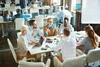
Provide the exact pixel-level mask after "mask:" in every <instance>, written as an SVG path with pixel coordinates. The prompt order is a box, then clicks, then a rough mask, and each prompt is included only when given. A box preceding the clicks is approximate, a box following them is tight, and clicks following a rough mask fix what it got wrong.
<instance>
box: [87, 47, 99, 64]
mask: <svg viewBox="0 0 100 67" xmlns="http://www.w3.org/2000/svg"><path fill="white" fill-rule="evenodd" d="M96 61H100V48H97V49H93V50H90V51H89V52H88V54H87V57H86V62H88V63H92V62H96Z"/></svg>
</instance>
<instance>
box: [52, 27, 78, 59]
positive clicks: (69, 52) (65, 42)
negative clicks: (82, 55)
mask: <svg viewBox="0 0 100 67" xmlns="http://www.w3.org/2000/svg"><path fill="white" fill-rule="evenodd" d="M63 32H64V33H63V34H64V35H63V36H62V39H61V40H60V42H59V43H58V45H57V46H56V47H54V48H53V49H54V51H59V50H60V52H61V54H62V59H61V58H60V60H61V61H63V60H64V59H67V58H73V57H76V39H74V38H73V37H72V36H73V35H72V34H70V31H69V29H68V28H65V29H64V31H63Z"/></svg>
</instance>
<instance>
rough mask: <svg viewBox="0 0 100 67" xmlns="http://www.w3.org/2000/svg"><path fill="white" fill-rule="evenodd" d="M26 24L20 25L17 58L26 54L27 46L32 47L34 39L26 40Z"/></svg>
mask: <svg viewBox="0 0 100 67" xmlns="http://www.w3.org/2000/svg"><path fill="white" fill-rule="evenodd" d="M27 34H28V26H26V25H23V26H22V27H21V34H20V35H19V37H18V41H17V50H16V53H17V58H18V59H22V58H23V57H25V56H26V55H27V52H28V47H32V45H34V41H32V40H28V35H27Z"/></svg>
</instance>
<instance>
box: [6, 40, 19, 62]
mask: <svg viewBox="0 0 100 67" xmlns="http://www.w3.org/2000/svg"><path fill="white" fill-rule="evenodd" d="M7 41H8V45H9V48H10V50H11V52H12V55H13V58H14V60H15V62H16V63H17V56H16V53H15V50H14V47H13V45H12V43H11V41H10V40H9V39H7Z"/></svg>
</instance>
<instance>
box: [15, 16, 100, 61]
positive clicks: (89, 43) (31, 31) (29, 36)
mask: <svg viewBox="0 0 100 67" xmlns="http://www.w3.org/2000/svg"><path fill="white" fill-rule="evenodd" d="M84 31H85V32H86V34H87V37H84V39H83V40H81V41H80V43H79V46H77V41H76V37H75V34H74V33H73V32H74V28H73V27H72V25H71V24H70V23H69V19H68V18H67V17H65V18H64V22H63V24H61V25H60V26H58V27H56V26H55V24H54V23H53V19H52V18H48V19H47V23H46V24H45V25H44V26H43V28H42V29H40V28H39V27H38V25H37V22H36V21H35V20H30V21H29V24H28V26H26V25H24V26H22V27H21V34H20V36H19V37H18V43H17V44H18V45H17V46H18V49H17V51H16V52H17V54H18V56H20V57H24V56H26V55H27V52H28V47H29V46H30V45H33V46H36V45H39V44H42V42H41V43H40V41H41V39H42V40H43V39H44V38H47V37H48V36H56V35H63V36H62V38H61V40H60V41H59V43H58V45H57V46H56V47H53V48H51V49H52V50H54V51H60V52H61V54H62V59H63V60H64V59H67V58H73V57H76V49H80V50H81V51H82V52H84V53H86V54H87V53H88V51H89V50H91V49H96V48H98V46H99V36H98V35H97V34H96V33H95V31H94V30H93V28H92V26H90V25H88V26H86V27H85V28H84Z"/></svg>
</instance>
